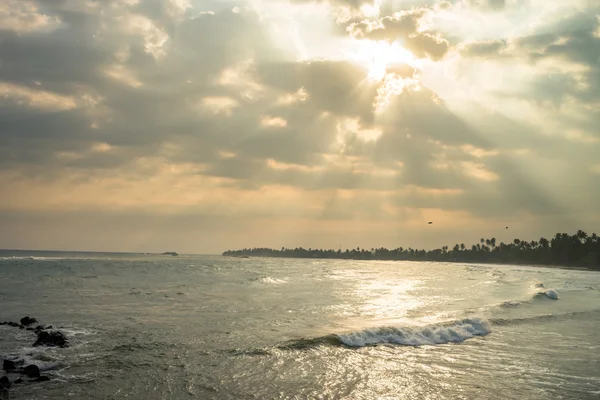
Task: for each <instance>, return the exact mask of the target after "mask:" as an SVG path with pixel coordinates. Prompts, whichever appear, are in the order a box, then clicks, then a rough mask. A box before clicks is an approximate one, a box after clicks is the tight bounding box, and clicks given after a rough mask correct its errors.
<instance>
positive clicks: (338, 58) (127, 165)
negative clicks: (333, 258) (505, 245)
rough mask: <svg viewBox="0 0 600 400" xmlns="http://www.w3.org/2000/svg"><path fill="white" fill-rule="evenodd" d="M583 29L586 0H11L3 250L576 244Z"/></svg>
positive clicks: (590, 67)
mask: <svg viewBox="0 0 600 400" xmlns="http://www.w3.org/2000/svg"><path fill="white" fill-rule="evenodd" d="M599 15H600V4H598V5H592V3H591V2H589V1H586V0H574V1H571V2H569V3H568V4H562V3H552V2H547V1H541V0H525V1H520V0H454V1H445V0H444V1H432V2H425V1H421V0H393V1H392V0H381V1H379V0H377V1H371V2H366V1H365V2H362V1H360V0H329V1H308V0H290V1H274V0H256V1H254V0H241V1H239V2H232V1H211V0H206V1H204V0H164V1H160V0H105V1H91V0H90V1H77V0H52V1H42V0H7V1H5V2H3V3H2V4H0V185H1V187H2V195H1V196H0V247H1V248H7V249H44V250H49V249H50V250H51V249H56V250H58V251H107V252H155V253H161V252H165V251H176V252H178V253H188V254H220V253H221V252H222V251H224V250H228V249H239V248H244V247H246V248H249V247H271V248H281V247H304V248H309V247H312V248H333V249H337V248H339V247H340V245H341V246H342V248H356V247H361V248H371V247H387V248H395V247H398V246H403V247H413V248H426V249H429V248H436V247H441V246H444V245H453V244H455V243H465V244H472V243H476V242H477V241H478V240H479V238H481V237H484V238H491V237H495V238H496V239H497V241H498V242H502V241H504V242H507V241H512V240H513V239H514V238H520V239H528V240H537V239H539V238H540V237H541V236H544V237H547V238H550V237H551V236H552V235H554V234H555V233H557V232H568V233H574V232H575V231H576V230H578V229H583V230H585V231H588V232H593V231H594V230H597V227H598V226H600V209H599V208H598V204H600V131H599V130H598V128H597V127H598V126H600V64H598V59H600V19H599V17H598V16H599ZM429 221H433V224H432V225H428V222H429ZM506 226H508V227H509V229H508V230H506V229H505V227H506Z"/></svg>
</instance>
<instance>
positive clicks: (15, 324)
mask: <svg viewBox="0 0 600 400" xmlns="http://www.w3.org/2000/svg"><path fill="white" fill-rule="evenodd" d="M6 325H8V326H14V327H15V328H16V327H17V326H19V324H17V323H16V322H12V321H9V322H7V323H6Z"/></svg>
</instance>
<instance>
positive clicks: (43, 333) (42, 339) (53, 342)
mask: <svg viewBox="0 0 600 400" xmlns="http://www.w3.org/2000/svg"><path fill="white" fill-rule="evenodd" d="M34 324H38V321H37V320H36V319H35V318H32V317H23V318H21V319H20V323H17V322H13V321H4V322H0V325H5V326H12V327H15V328H19V329H23V330H27V331H31V332H32V333H35V334H36V335H37V339H36V341H35V343H33V346H54V347H67V346H68V339H67V337H66V336H65V335H64V334H63V333H62V332H59V331H54V330H53V331H50V330H49V329H53V328H52V326H51V325H50V326H46V327H44V325H37V326H35V328H34ZM23 364H24V360H23V359H19V358H16V357H15V358H10V357H9V358H6V359H4V360H3V363H2V369H4V371H6V373H8V376H3V377H1V378H0V400H5V399H8V398H9V396H10V391H9V389H10V387H11V382H10V379H9V376H13V375H15V374H19V373H20V374H21V375H24V376H26V377H28V378H30V379H29V380H25V381H24V380H23V379H22V378H17V379H16V380H15V381H14V382H13V383H16V384H19V383H23V382H46V381H49V380H50V378H49V377H48V376H45V375H41V371H40V368H39V367H38V366H37V365H35V364H29V365H27V366H26V367H24V368H23V367H22V366H23Z"/></svg>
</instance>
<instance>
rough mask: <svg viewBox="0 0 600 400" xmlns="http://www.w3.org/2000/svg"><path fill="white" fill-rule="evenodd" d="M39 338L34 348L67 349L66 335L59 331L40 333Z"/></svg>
mask: <svg viewBox="0 0 600 400" xmlns="http://www.w3.org/2000/svg"><path fill="white" fill-rule="evenodd" d="M37 335H38V338H37V340H36V341H35V343H34V344H33V347H37V346H57V347H67V338H66V337H65V335H63V334H62V333H60V332H58V331H54V332H48V331H40V332H38V333H37Z"/></svg>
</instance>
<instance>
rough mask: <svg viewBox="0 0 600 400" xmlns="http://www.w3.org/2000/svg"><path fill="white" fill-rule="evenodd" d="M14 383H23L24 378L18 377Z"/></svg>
mask: <svg viewBox="0 0 600 400" xmlns="http://www.w3.org/2000/svg"><path fill="white" fill-rule="evenodd" d="M13 383H23V379H21V378H17V379H15V381H14V382H13Z"/></svg>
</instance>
